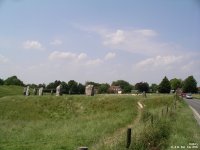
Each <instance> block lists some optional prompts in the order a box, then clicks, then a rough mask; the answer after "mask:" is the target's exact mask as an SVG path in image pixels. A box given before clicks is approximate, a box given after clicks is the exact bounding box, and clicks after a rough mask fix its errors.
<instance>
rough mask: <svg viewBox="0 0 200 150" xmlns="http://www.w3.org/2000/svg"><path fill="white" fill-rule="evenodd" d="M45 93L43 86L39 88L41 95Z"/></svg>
mask: <svg viewBox="0 0 200 150" xmlns="http://www.w3.org/2000/svg"><path fill="white" fill-rule="evenodd" d="M42 95H43V87H41V88H39V96H42Z"/></svg>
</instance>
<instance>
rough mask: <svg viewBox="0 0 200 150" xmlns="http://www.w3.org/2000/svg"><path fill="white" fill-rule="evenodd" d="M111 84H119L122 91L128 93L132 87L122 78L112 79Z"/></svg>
mask: <svg viewBox="0 0 200 150" xmlns="http://www.w3.org/2000/svg"><path fill="white" fill-rule="evenodd" d="M112 86H120V87H121V89H122V92H123V93H130V92H131V90H132V89H133V86H132V85H130V84H129V83H128V82H127V81H124V80H117V81H113V82H112Z"/></svg>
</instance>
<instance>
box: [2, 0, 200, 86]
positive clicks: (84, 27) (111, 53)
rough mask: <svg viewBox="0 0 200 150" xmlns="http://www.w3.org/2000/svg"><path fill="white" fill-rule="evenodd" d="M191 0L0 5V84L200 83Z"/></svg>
mask: <svg viewBox="0 0 200 150" xmlns="http://www.w3.org/2000/svg"><path fill="white" fill-rule="evenodd" d="M199 26H200V2H199V1H198V0H167V1H160V0H151V1H147V0H145V1H144V0H126V1H124V0H101V1H100V0H98V1H97V0H42V1H41V0H32V1H31V0H29V1H28V0H0V70H1V71H0V78H3V79H5V78H7V77H9V76H11V75H17V76H18V77H19V78H20V79H21V80H23V81H24V82H25V83H49V82H52V81H55V80H63V81H66V82H67V81H69V80H71V79H74V80H76V81H78V82H81V83H85V81H94V82H101V83H103V82H108V83H111V82H112V81H114V80H118V79H123V80H126V81H129V82H130V83H132V84H135V83H137V82H141V81H146V82H148V83H160V81H161V80H162V79H163V77H164V76H167V77H168V78H169V79H172V78H181V79H185V78H186V77H188V76H189V75H193V76H194V77H195V79H196V80H197V82H198V85H200V70H199V66H200V59H199V58H200V42H199V39H200V30H199Z"/></svg>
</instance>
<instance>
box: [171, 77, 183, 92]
mask: <svg viewBox="0 0 200 150" xmlns="http://www.w3.org/2000/svg"><path fill="white" fill-rule="evenodd" d="M170 85H171V89H173V90H176V89H178V88H181V87H182V81H181V79H176V78H174V79H171V80H170Z"/></svg>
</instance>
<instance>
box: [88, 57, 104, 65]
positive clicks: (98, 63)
mask: <svg viewBox="0 0 200 150" xmlns="http://www.w3.org/2000/svg"><path fill="white" fill-rule="evenodd" d="M102 63H103V61H102V60H101V59H99V58H98V59H92V60H88V61H87V62H86V65H89V66H96V65H100V64H102Z"/></svg>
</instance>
